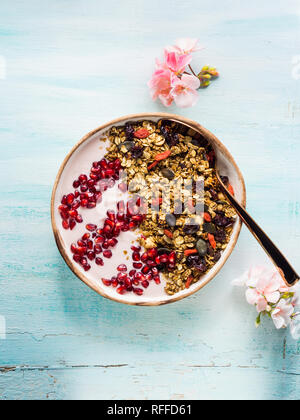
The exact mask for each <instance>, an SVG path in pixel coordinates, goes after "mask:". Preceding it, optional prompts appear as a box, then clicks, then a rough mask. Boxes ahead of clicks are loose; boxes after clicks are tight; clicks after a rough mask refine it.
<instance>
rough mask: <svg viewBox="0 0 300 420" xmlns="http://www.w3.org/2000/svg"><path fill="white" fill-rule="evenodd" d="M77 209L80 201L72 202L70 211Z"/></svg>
mask: <svg viewBox="0 0 300 420" xmlns="http://www.w3.org/2000/svg"><path fill="white" fill-rule="evenodd" d="M79 207H80V201H79V200H75V201H73V204H72V210H77V209H79Z"/></svg>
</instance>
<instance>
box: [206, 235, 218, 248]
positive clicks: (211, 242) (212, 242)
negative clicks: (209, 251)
mask: <svg viewBox="0 0 300 420" xmlns="http://www.w3.org/2000/svg"><path fill="white" fill-rule="evenodd" d="M208 240H209V243H210V245H211V246H212V248H213V249H216V247H217V243H216V241H215V237H214V235H212V234H211V233H209V234H208Z"/></svg>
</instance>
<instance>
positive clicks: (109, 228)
mask: <svg viewBox="0 0 300 420" xmlns="http://www.w3.org/2000/svg"><path fill="white" fill-rule="evenodd" d="M103 231H104V233H105V234H107V233H111V231H112V227H111V226H109V225H105V226H104V228H103Z"/></svg>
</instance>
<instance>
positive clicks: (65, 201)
mask: <svg viewBox="0 0 300 420" xmlns="http://www.w3.org/2000/svg"><path fill="white" fill-rule="evenodd" d="M61 204H64V205H66V204H67V196H66V195H64V196H63V198H62V199H61Z"/></svg>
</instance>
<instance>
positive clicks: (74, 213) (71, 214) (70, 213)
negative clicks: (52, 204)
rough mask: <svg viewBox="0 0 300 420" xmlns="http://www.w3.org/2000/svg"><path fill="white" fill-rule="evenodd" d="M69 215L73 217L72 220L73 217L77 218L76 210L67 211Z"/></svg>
mask: <svg viewBox="0 0 300 420" xmlns="http://www.w3.org/2000/svg"><path fill="white" fill-rule="evenodd" d="M69 215H70V216H71V217H73V219H74V218H75V217H77V216H78V212H77V210H70V211H69Z"/></svg>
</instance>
